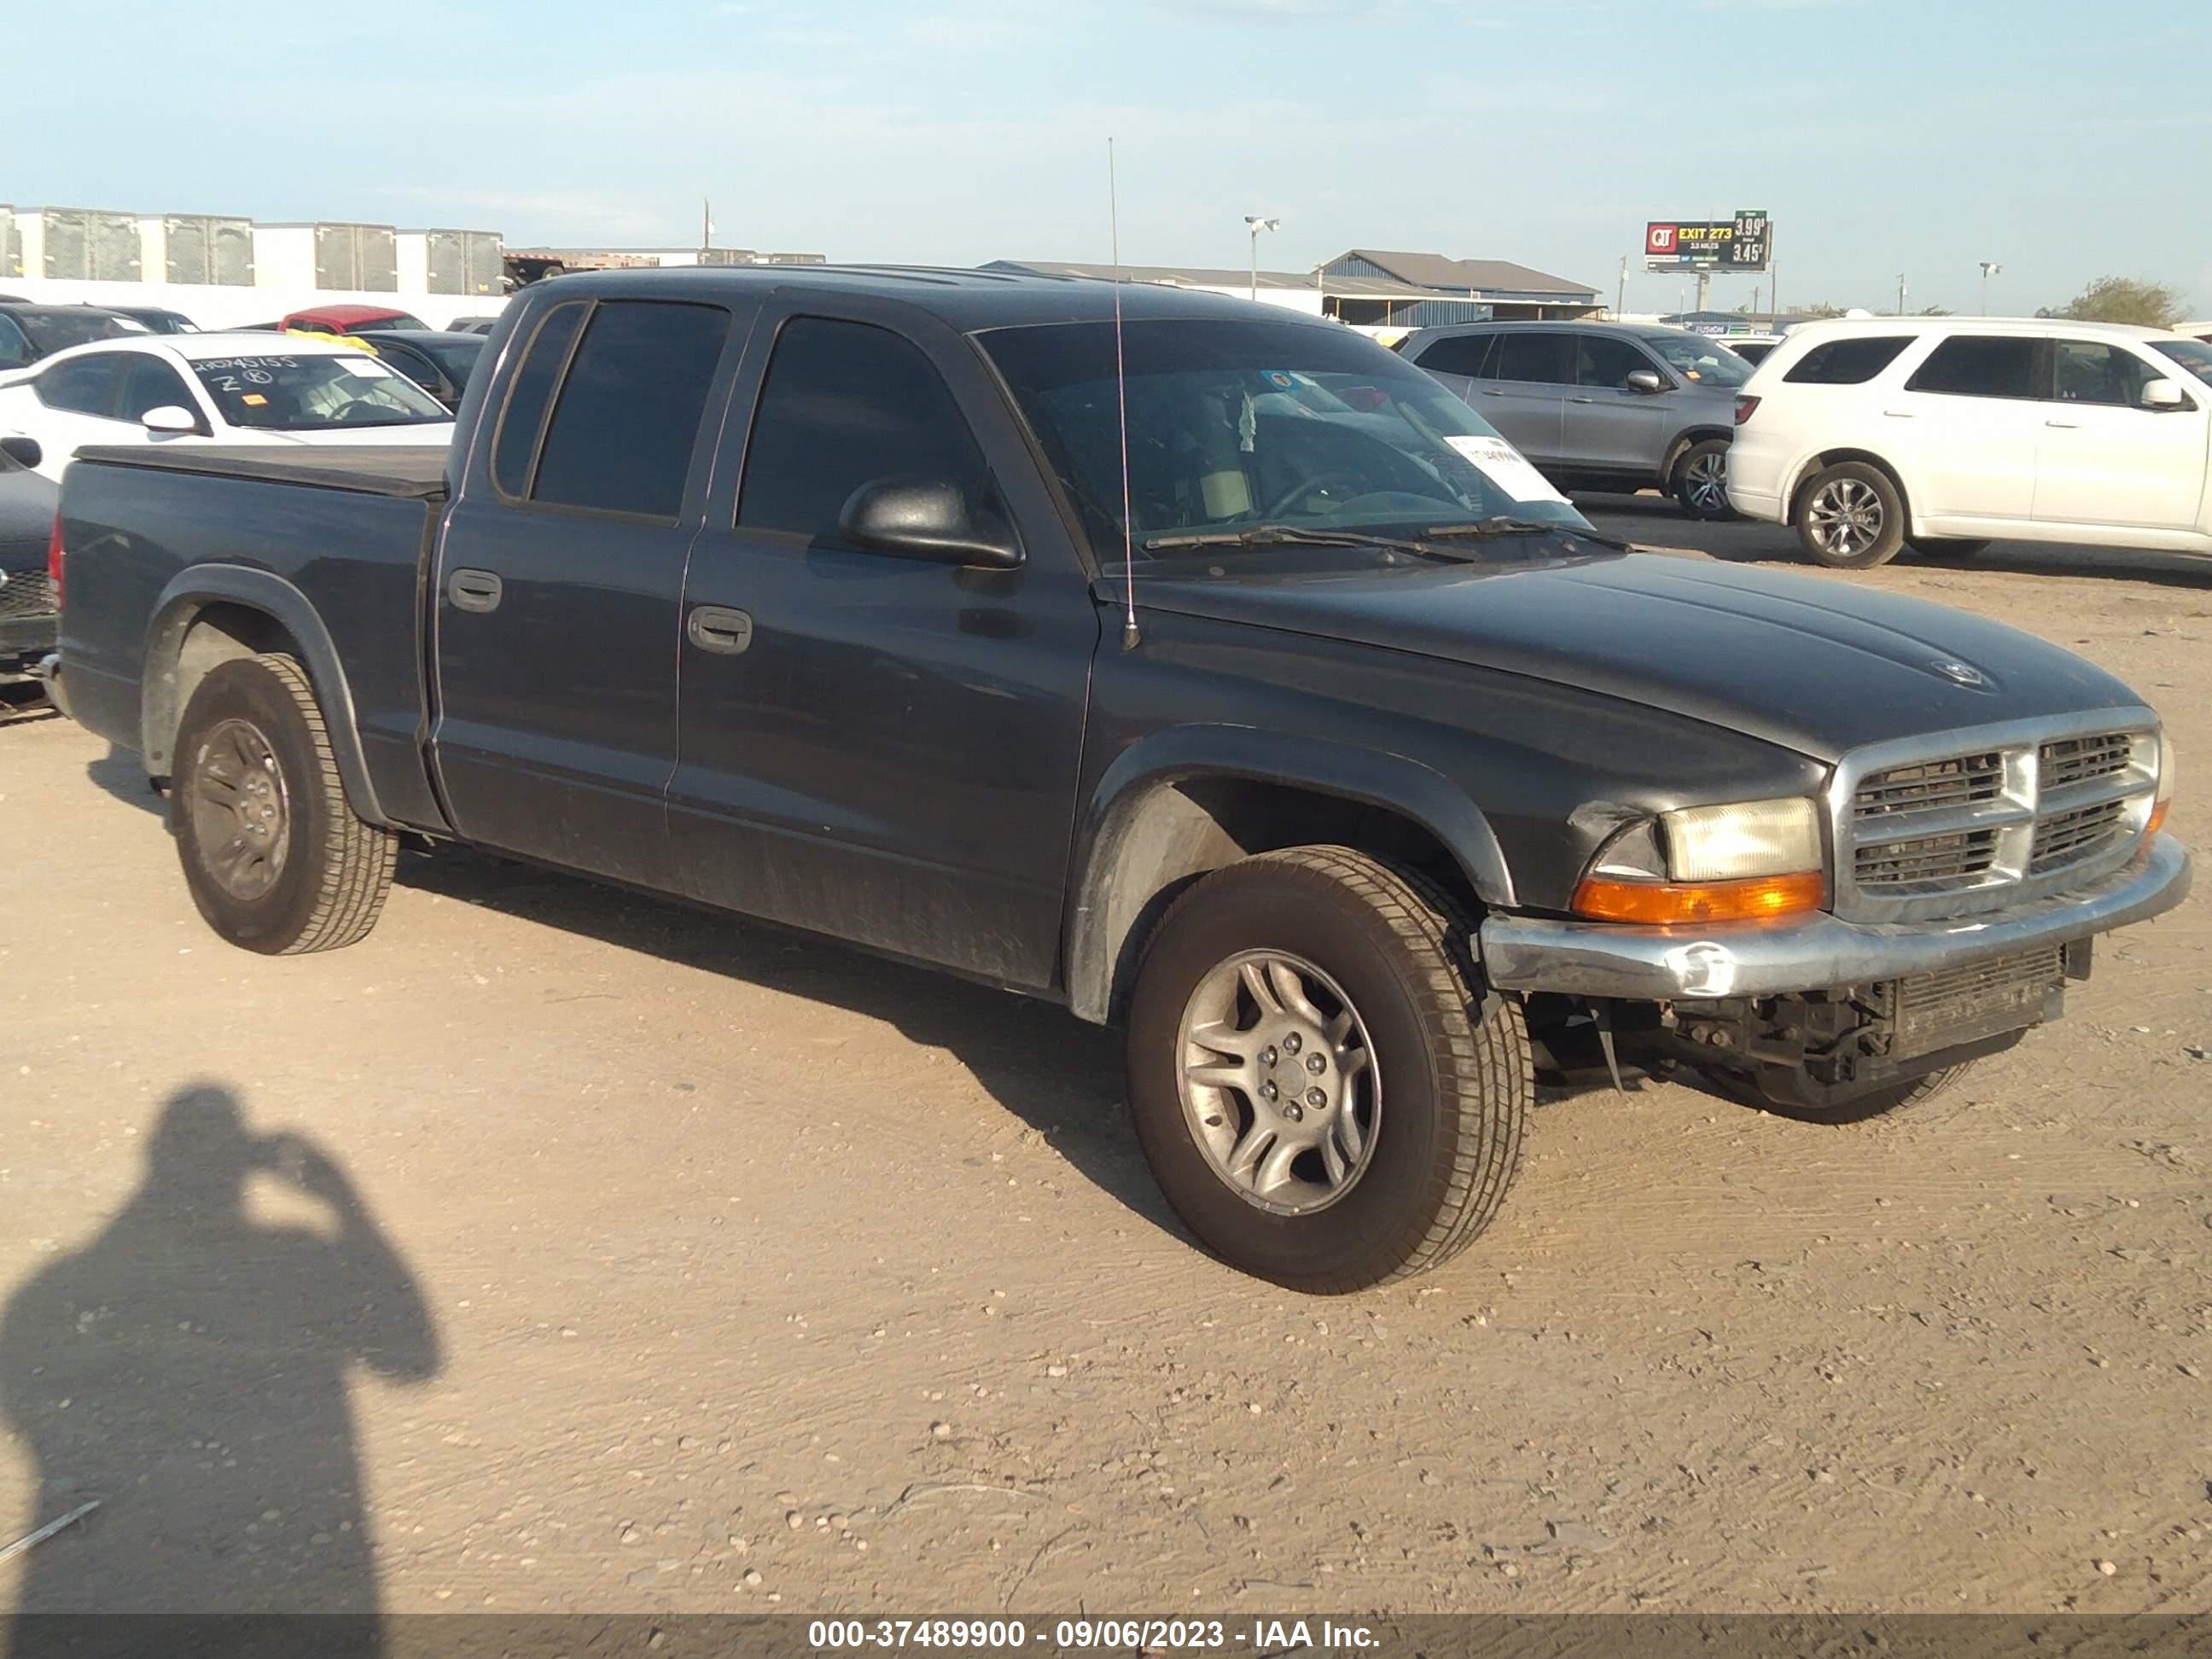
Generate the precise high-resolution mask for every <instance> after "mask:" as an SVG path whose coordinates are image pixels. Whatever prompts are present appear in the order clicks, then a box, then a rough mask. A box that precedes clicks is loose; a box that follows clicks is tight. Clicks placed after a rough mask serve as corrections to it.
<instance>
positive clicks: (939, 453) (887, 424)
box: [738, 317, 1444, 541]
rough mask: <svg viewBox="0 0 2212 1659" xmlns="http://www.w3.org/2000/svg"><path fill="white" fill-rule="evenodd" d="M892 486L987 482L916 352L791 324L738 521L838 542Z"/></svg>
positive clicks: (869, 337)
mask: <svg viewBox="0 0 2212 1659" xmlns="http://www.w3.org/2000/svg"><path fill="white" fill-rule="evenodd" d="M1429 384H1430V385H1431V386H1434V385H1435V384H1436V382H1434V381H1433V380H1431V382H1429ZM1438 395H1439V396H1443V395H1444V394H1443V392H1441V391H1440V392H1438ZM889 477H906V478H912V479H915V480H917V481H920V480H922V479H930V480H936V479H950V480H951V481H952V482H953V483H957V484H960V485H961V486H962V487H963V489H966V490H967V491H968V492H969V500H970V501H971V502H973V501H977V500H979V499H980V498H981V495H982V494H983V492H984V489H985V487H986V483H987V471H986V469H985V467H984V464H983V457H982V453H981V451H980V450H979V449H977V447H976V446H975V437H974V435H973V434H971V433H970V432H969V429H968V420H967V417H966V416H963V414H962V413H961V412H960V405H959V404H957V403H956V402H954V401H953V397H952V392H951V389H950V388H949V387H947V386H945V382H944V380H942V379H941V378H940V377H939V374H938V373H937V370H936V369H935V368H933V367H932V366H931V364H930V361H929V359H928V358H927V357H925V356H922V354H921V349H920V348H919V347H917V346H915V344H913V343H911V342H909V341H907V340H903V339H901V338H900V337H898V336H897V335H896V334H894V333H892V332H890V330H888V329H882V328H876V327H873V326H872V325H868V324H866V323H844V322H833V321H831V320H830V319H827V318H823V317H799V318H795V319H793V320H792V321H791V322H790V323H789V324H788V325H786V326H785V328H784V330H783V332H782V334H781V336H780V337H778V339H777V340H776V343H775V357H773V358H772V359H771V360H770V361H769V366H768V382H767V384H766V385H765V386H763V387H762V389H761V400H760V413H759V414H758V415H757V416H755V417H754V419H753V433H752V441H751V442H750V444H749V445H748V446H747V447H746V451H745V480H744V492H743V494H742V495H740V496H739V498H738V523H739V524H740V525H743V526H745V527H746V528H748V529H754V530H781V531H787V532H791V533H792V534H794V535H799V536H805V537H807V538H810V539H812V540H817V541H834V540H836V537H837V515H838V514H839V513H840V512H842V510H843V508H844V506H845V501H846V499H847V498H848V496H850V495H852V493H853V492H854V490H855V489H859V488H860V486H861V485H862V484H864V483H873V482H874V481H875V480H876V479H878V478H889Z"/></svg>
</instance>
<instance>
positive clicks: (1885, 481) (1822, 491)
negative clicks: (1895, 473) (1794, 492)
mask: <svg viewBox="0 0 2212 1659" xmlns="http://www.w3.org/2000/svg"><path fill="white" fill-rule="evenodd" d="M1797 539H1798V541H1799V543H1800V544H1802V546H1803V547H1804V549H1805V551H1806V552H1807V553H1808V554H1810V555H1811V556H1812V557H1813V558H1814V560H1815V561H1817V562H1820V563H1821V564H1825V565H1826V566H1828V567H1829V568H1831V569H1833V570H1871V569H1872V568H1874V567H1875V566H1876V565H1878V564H1887V563H1888V562H1890V561H1891V560H1892V559H1893V558H1895V557H1896V556H1897V550H1898V549H1899V548H1900V547H1902V546H1904V545H1905V501H1904V498H1903V497H1902V496H1900V495H1899V494H1898V491H1897V486H1896V485H1895V484H1894V483H1892V482H1891V481H1890V477H1889V475H1888V474H1887V473H1886V472H1884V471H1882V470H1881V468H1880V467H1878V466H1869V465H1867V464H1866V463H1865V462H1864V461H1843V462H1840V463H1838V465H1834V466H1832V467H1829V468H1827V469H1826V470H1825V471H1822V472H1820V474H1819V475H1818V476H1816V477H1814V480H1813V482H1812V483H1809V484H1808V485H1806V487H1805V495H1804V499H1803V501H1802V504H1801V505H1800V506H1799V507H1798V509H1797Z"/></svg>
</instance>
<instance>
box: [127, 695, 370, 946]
mask: <svg viewBox="0 0 2212 1659" xmlns="http://www.w3.org/2000/svg"><path fill="white" fill-rule="evenodd" d="M169 827H170V829H171V831H172V832H173V834H174V835H175V836H176V838H177V856H178V860H179V862H180V863H181V864H182V865H183V866H184V871H185V885H186V886H187V887H189V888H190V889H191V895H192V902H193V903H194V904H195V905H197V907H198V908H199V913H200V915H202V916H203V917H204V918H205V919H206V921H207V924H208V926H209V927H212V928H214V929H215V931H216V933H220V934H221V935H222V937H223V938H224V939H228V940H229V941H230V943H232V944H233V945H239V946H241V947H242V948H244V949H246V950H248V951H260V952H262V953H263V954H264V955H266V956H295V955H300V954H302V953H304V952H307V951H332V950H336V949H337V948H338V947H339V946H340V945H351V944H353V943H354V942H355V941H356V940H357V939H361V938H362V937H363V936H364V935H366V934H367V933H368V930H369V929H370V928H371V927H374V926H375V925H376V918H377V915H378V913H379V912H380V911H381V910H382V909H383V908H384V896H385V894H386V892H388V891H389V890H390V889H391V886H392V864H393V860H394V859H395V857H396V856H397V852H398V836H394V835H392V833H391V832H390V831H389V830H386V829H379V828H377V827H376V826H375V825H374V824H370V823H363V822H362V820H361V819H360V818H358V817H356V816H355V815H354V812H353V809H352V808H351V807H350V806H349V805H347V804H346V798H345V789H344V787H343V785H342V784H341V783H340V782H339V781H338V769H337V761H336V759H335V758H334V757H333V756H332V755H331V741H330V734H329V732H327V731H326V730H325V727H324V725H323V716H322V710H321V708H319V706H318V705H317V703H316V702H315V693H314V688H313V686H312V685H311V684H309V683H308V680H307V674H306V672H305V671H303V670H301V666H300V665H299V664H298V663H297V662H296V661H295V660H294V659H292V658H290V657H289V656H285V655H282V654H279V653H263V654H262V655H260V656H257V657H246V658H241V659H237V660H235V661H232V662H226V663H221V664H218V665H216V667H215V668H213V669H211V670H210V671H209V673H208V676H207V678H205V679H204V680H202V681H201V682H200V683H199V685H198V687H197V690H194V691H193V693H192V696H191V702H190V703H188V704H187V705H186V706H185V718H184V720H183V723H182V724H181V725H180V726H179V727H178V731H177V749H176V759H175V769H174V775H173V780H172V783H171V787H170V796H169Z"/></svg>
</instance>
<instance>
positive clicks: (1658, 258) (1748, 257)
mask: <svg viewBox="0 0 2212 1659" xmlns="http://www.w3.org/2000/svg"><path fill="white" fill-rule="evenodd" d="M1772 241H1773V237H1772V234H1771V228H1770V226H1769V223H1768V221H1767V217H1766V212H1765V209H1763V208H1744V209H1740V210H1738V211H1737V213H1736V215H1735V217H1734V218H1732V219H1653V220H1650V221H1647V222H1645V224H1644V264H1645V265H1646V266H1648V267H1649V268H1650V270H1765V269H1766V262H1767V255H1768V250H1769V247H1770V246H1771V243H1772Z"/></svg>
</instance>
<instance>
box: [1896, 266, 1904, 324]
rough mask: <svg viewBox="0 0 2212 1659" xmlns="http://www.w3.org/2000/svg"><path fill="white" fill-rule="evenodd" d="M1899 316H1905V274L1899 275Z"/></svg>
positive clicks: (1900, 272)
mask: <svg viewBox="0 0 2212 1659" xmlns="http://www.w3.org/2000/svg"><path fill="white" fill-rule="evenodd" d="M1897 314H1898V315H1899V316H1900V317H1902V316H1903V315H1905V273H1904V272H1903V271H1901V270H1900V271H1899V272H1898V273H1897Z"/></svg>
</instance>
